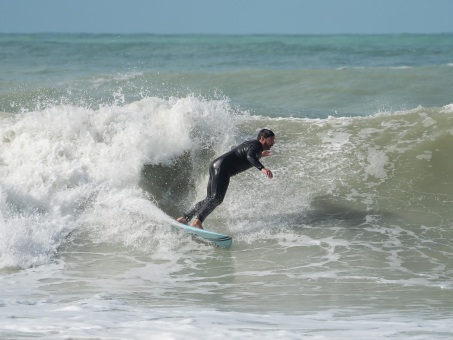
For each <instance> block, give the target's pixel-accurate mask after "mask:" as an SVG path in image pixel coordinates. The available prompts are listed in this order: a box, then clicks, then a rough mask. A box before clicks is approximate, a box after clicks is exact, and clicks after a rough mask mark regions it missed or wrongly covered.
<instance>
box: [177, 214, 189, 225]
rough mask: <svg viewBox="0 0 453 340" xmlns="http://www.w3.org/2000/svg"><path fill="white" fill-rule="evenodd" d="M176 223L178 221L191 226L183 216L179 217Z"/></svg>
mask: <svg viewBox="0 0 453 340" xmlns="http://www.w3.org/2000/svg"><path fill="white" fill-rule="evenodd" d="M176 221H178V222H179V223H182V224H189V221H187V220H186V219H185V217H183V216H181V217H178V218H177V219H176Z"/></svg>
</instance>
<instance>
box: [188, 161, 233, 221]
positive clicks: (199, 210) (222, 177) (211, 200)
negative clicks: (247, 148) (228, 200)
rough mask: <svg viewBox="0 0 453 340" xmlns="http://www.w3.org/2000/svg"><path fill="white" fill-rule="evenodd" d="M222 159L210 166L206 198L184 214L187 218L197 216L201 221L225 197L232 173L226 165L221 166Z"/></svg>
mask: <svg viewBox="0 0 453 340" xmlns="http://www.w3.org/2000/svg"><path fill="white" fill-rule="evenodd" d="M221 164H222V161H221V160H217V161H216V162H214V163H213V164H211V166H210V167H209V182H208V188H207V195H206V198H205V199H204V200H202V201H200V202H198V203H197V204H195V206H194V207H193V208H192V209H191V210H190V211H188V212H187V213H185V214H184V217H185V218H186V219H187V220H190V219H191V218H192V217H193V216H196V217H197V218H198V219H199V220H200V221H201V222H203V221H204V220H205V218H206V217H207V216H208V215H209V214H210V213H212V211H213V210H214V209H215V208H217V207H218V206H219V205H220V204H221V203H222V202H223V199H224V198H225V194H226V192H227V189H228V185H229V184H230V174H229V171H228V169H226V167H222V166H221Z"/></svg>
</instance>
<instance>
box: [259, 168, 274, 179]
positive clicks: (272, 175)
mask: <svg viewBox="0 0 453 340" xmlns="http://www.w3.org/2000/svg"><path fill="white" fill-rule="evenodd" d="M261 172H262V173H263V174H265V175H266V177H267V178H269V179H271V178H273V177H274V174H273V173H272V171H270V170H269V169H266V168H262V169H261Z"/></svg>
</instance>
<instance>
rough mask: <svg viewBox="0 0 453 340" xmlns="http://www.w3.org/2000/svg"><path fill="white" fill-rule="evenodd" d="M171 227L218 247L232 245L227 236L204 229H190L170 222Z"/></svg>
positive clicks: (231, 240) (230, 239) (229, 237)
mask: <svg viewBox="0 0 453 340" xmlns="http://www.w3.org/2000/svg"><path fill="white" fill-rule="evenodd" d="M171 225H172V226H173V227H176V228H179V229H182V230H184V231H186V232H188V233H189V234H192V235H195V236H196V237H198V238H201V239H202V240H204V241H207V242H209V243H212V244H214V245H216V246H218V247H222V248H230V247H231V244H232V243H233V239H232V238H231V236H228V235H223V234H219V233H215V232H212V231H208V230H205V229H199V228H195V227H191V226H189V225H185V224H182V223H179V222H177V221H172V222H171Z"/></svg>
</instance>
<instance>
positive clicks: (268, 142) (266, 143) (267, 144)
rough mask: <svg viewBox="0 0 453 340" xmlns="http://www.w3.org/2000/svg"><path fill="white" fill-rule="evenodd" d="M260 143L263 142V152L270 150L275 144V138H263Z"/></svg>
mask: <svg viewBox="0 0 453 340" xmlns="http://www.w3.org/2000/svg"><path fill="white" fill-rule="evenodd" d="M260 142H261V145H262V146H263V150H270V149H271V147H272V146H273V145H274V143H275V137H267V138H264V137H261V139H260Z"/></svg>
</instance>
